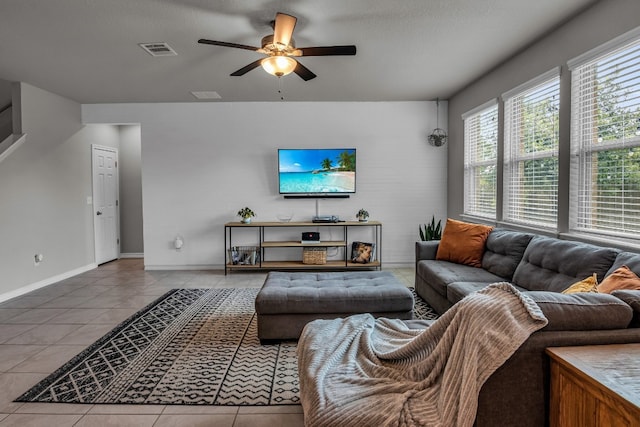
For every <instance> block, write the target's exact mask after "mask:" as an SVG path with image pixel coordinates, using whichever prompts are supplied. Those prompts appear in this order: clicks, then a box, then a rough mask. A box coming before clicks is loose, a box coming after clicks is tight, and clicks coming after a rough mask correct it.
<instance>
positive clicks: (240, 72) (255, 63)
mask: <svg viewBox="0 0 640 427" xmlns="http://www.w3.org/2000/svg"><path fill="white" fill-rule="evenodd" d="M263 59H264V58H260V59H258V60H255V61H253V62H252V63H251V64H249V65H245V66H244V67H242V68H240V69H239V70H238V71H234V72H233V73H231V75H232V76H236V77H237V76H244V75H245V74H247V73H248V72H249V71H251V70H253V69H254V68H258V67H259V66H260V63H261V62H262V60H263Z"/></svg>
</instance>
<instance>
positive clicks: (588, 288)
mask: <svg viewBox="0 0 640 427" xmlns="http://www.w3.org/2000/svg"><path fill="white" fill-rule="evenodd" d="M578 292H598V278H597V277H596V273H593V274H592V275H591V277H587V278H586V279H584V280H581V281H579V282H576V283H574V284H573V285H571V286H569V287H568V288H567V289H565V290H564V291H562V293H563V294H576V293H578Z"/></svg>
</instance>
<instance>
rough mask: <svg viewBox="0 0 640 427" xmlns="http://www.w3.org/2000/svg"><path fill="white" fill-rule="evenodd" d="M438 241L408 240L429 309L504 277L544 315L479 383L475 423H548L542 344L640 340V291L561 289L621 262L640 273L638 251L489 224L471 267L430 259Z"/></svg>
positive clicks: (418, 288) (418, 289) (449, 303)
mask: <svg viewBox="0 0 640 427" xmlns="http://www.w3.org/2000/svg"><path fill="white" fill-rule="evenodd" d="M438 244H439V242H438V241H431V242H417V243H416V277H415V288H416V292H417V294H418V295H420V296H421V297H422V298H423V299H425V300H426V301H427V302H428V303H429V304H430V305H431V306H432V307H433V308H434V309H435V310H436V311H438V312H439V313H444V312H445V311H446V310H447V309H449V308H450V307H451V306H452V305H453V304H455V303H456V302H458V301H460V300H461V299H462V298H464V297H465V296H466V295H468V294H469V293H471V292H473V291H476V290H478V289H481V288H483V287H485V286H487V285H488V284H490V283H494V282H502V281H506V282H510V283H512V284H513V285H515V286H516V287H517V288H518V289H519V290H520V291H522V292H526V293H527V294H528V295H529V296H531V297H532V298H533V299H534V300H535V301H536V302H537V303H538V305H539V306H540V307H541V309H542V311H543V313H544V314H545V316H546V317H547V319H548V320H549V323H548V325H547V326H546V327H544V328H543V329H541V330H540V331H538V332H535V333H533V334H532V335H531V336H530V337H529V339H528V340H527V341H526V342H525V343H524V345H522V346H521V347H520V348H519V349H518V350H517V351H516V353H515V354H513V356H512V357H511V358H510V359H509V360H507V362H506V363H505V364H504V365H503V366H502V367H500V368H499V369H498V370H497V371H496V372H495V373H494V374H493V375H492V376H491V377H490V378H489V379H488V380H487V382H486V383H485V384H484V386H483V387H482V389H481V392H480V396H479V401H478V404H479V406H478V412H477V416H476V425H477V426H497V425H500V426H519V427H520V426H545V425H548V423H549V406H548V404H549V380H550V378H549V376H550V373H549V358H548V356H547V355H546V354H545V349H546V348H547V347H558V346H574V345H602V344H621V343H631V342H635V343H637V342H640V291H615V292H613V293H612V294H611V295H609V294H597V293H579V294H571V295H565V294H562V293H561V292H562V291H563V290H564V289H566V288H568V287H569V286H570V285H572V284H573V283H575V282H577V281H580V280H583V279H585V278H587V277H589V276H591V275H592V274H593V273H596V274H597V276H598V282H600V281H602V279H603V278H604V277H606V276H607V275H609V274H611V273H612V272H613V271H615V270H616V269H617V268H619V267H620V266H622V265H627V266H628V267H629V268H630V269H631V270H632V271H634V272H635V273H636V274H639V275H640V255H639V254H635V253H632V252H623V251H620V250H618V249H613V248H604V247H599V246H595V245H590V244H586V243H579V242H573V241H566V240H559V239H554V238H550V237H545V236H538V235H532V234H527V233H521V232H515V231H509V230H505V229H500V228H496V229H493V230H492V231H491V233H490V234H489V237H488V238H487V241H486V247H485V252H484V255H483V258H482V268H477V267H470V266H467V265H461V264H455V263H452V262H449V261H441V260H436V254H437V250H438ZM411 324H412V325H415V327H421V326H422V327H423V326H425V325H426V324H421V322H420V321H413V322H411Z"/></svg>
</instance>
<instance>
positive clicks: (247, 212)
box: [238, 207, 256, 224]
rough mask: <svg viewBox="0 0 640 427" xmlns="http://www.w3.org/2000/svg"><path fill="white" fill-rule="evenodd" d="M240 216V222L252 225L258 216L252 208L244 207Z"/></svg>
mask: <svg viewBox="0 0 640 427" xmlns="http://www.w3.org/2000/svg"><path fill="white" fill-rule="evenodd" d="M238 216H239V217H240V222H242V223H244V224H251V218H253V217H254V216H256V214H255V212H253V211H252V210H251V208H248V207H244V208H242V209H240V210H239V211H238Z"/></svg>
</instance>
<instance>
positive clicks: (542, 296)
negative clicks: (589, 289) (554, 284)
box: [527, 291, 633, 331]
mask: <svg viewBox="0 0 640 427" xmlns="http://www.w3.org/2000/svg"><path fill="white" fill-rule="evenodd" d="M527 295H529V296H530V297H531V298H532V299H533V300H534V301H535V302H536V304H538V306H539V307H540V309H541V310H542V313H543V314H544V315H545V317H546V318H547V320H548V321H549V323H548V324H547V326H545V327H544V330H545V331H595V330H609V329H624V328H626V327H628V326H629V323H630V322H631V319H632V317H633V310H632V309H631V307H630V306H629V305H628V304H626V303H625V302H623V301H622V300H620V299H619V298H616V297H614V296H613V295H607V294H599V293H578V294H570V295H566V294H560V293H557V292H535V291H534V292H527Z"/></svg>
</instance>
